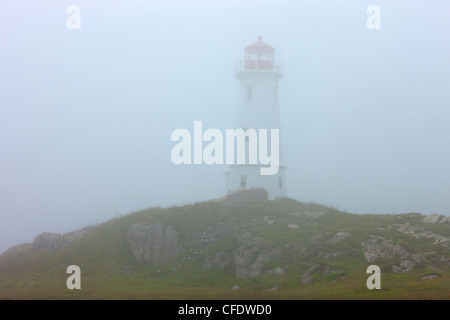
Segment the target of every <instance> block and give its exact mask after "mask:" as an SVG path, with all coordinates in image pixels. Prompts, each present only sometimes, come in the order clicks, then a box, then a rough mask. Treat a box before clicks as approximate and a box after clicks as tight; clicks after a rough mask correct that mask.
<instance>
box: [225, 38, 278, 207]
mask: <svg viewBox="0 0 450 320" xmlns="http://www.w3.org/2000/svg"><path fill="white" fill-rule="evenodd" d="M235 75H236V79H237V80H238V82H239V106H238V119H237V127H238V128H240V129H242V130H248V129H254V130H256V131H258V130H260V129H266V130H268V131H269V132H270V130H272V129H278V131H279V137H280V143H279V169H278V171H277V173H276V174H273V175H261V167H264V165H263V164H260V163H258V164H250V163H248V162H246V163H244V164H233V165H230V166H229V167H228V171H227V172H225V174H226V180H227V182H226V192H228V193H229V192H233V191H237V190H239V189H249V188H265V189H266V190H267V193H268V198H269V200H274V199H279V198H285V197H286V178H285V170H286V168H285V167H284V166H283V157H282V149H281V136H282V134H281V130H280V110H279V105H278V92H279V90H278V83H279V81H280V79H281V78H282V77H283V66H282V64H281V63H279V62H277V61H275V48H273V47H272V46H270V45H268V44H266V43H264V42H263V41H262V38H261V37H258V40H257V41H256V42H255V43H253V44H251V45H249V46H247V47H246V48H245V56H244V60H243V61H240V62H239V63H238V64H237V65H236V74H235ZM246 141H248V139H247V140H246ZM246 150H247V151H248V150H249V146H248V145H246ZM272 151H273V150H272ZM277 151H278V150H277Z"/></svg>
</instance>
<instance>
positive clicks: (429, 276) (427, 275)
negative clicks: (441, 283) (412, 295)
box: [419, 273, 441, 280]
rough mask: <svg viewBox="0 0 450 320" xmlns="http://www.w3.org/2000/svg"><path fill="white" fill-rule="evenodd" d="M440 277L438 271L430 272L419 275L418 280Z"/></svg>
mask: <svg viewBox="0 0 450 320" xmlns="http://www.w3.org/2000/svg"><path fill="white" fill-rule="evenodd" d="M440 277H441V275H440V274H439V273H432V274H426V275H424V276H421V277H420V278H419V280H434V279H437V278H440Z"/></svg>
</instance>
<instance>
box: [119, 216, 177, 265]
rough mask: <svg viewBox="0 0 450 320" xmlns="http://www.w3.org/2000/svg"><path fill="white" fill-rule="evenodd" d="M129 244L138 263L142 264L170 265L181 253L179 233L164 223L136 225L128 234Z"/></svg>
mask: <svg viewBox="0 0 450 320" xmlns="http://www.w3.org/2000/svg"><path fill="white" fill-rule="evenodd" d="M127 243H128V244H129V246H130V248H131V252H132V253H133V256H134V258H135V259H136V261H138V262H139V263H142V264H148V265H159V264H165V263H168V262H170V261H172V260H174V259H175V258H177V257H178V255H179V254H180V252H181V244H180V239H179V235H178V232H176V231H175V230H174V229H173V228H172V227H170V226H167V225H165V224H164V223H163V222H156V223H153V224H146V223H136V224H134V225H132V226H131V228H130V229H129V231H128V234H127Z"/></svg>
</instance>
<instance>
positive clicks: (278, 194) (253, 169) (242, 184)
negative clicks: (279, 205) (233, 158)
mask: <svg viewBox="0 0 450 320" xmlns="http://www.w3.org/2000/svg"><path fill="white" fill-rule="evenodd" d="M260 169H261V166H260V165H232V166H229V171H227V172H225V175H226V177H227V184H226V186H227V189H226V192H227V193H230V192H234V191H237V190H240V189H250V188H264V189H266V190H267V194H268V199H269V200H275V199H280V198H286V178H285V169H286V167H281V166H280V168H279V170H278V172H277V174H274V175H261V173H260Z"/></svg>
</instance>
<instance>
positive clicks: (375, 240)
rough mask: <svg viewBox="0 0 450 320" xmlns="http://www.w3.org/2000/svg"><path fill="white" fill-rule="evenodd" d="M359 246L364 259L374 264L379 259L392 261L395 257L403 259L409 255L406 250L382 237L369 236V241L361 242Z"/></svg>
mask: <svg viewBox="0 0 450 320" xmlns="http://www.w3.org/2000/svg"><path fill="white" fill-rule="evenodd" d="M361 245H362V247H363V249H364V258H366V260H367V261H368V262H374V261H375V260H377V259H379V258H388V259H393V258H394V257H396V256H400V257H401V258H405V257H406V256H408V255H409V252H408V250H406V249H405V248H403V247H402V246H400V245H396V244H394V242H393V241H392V240H390V239H386V238H384V237H379V236H374V235H370V239H369V240H367V241H364V242H362V243H361Z"/></svg>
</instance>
